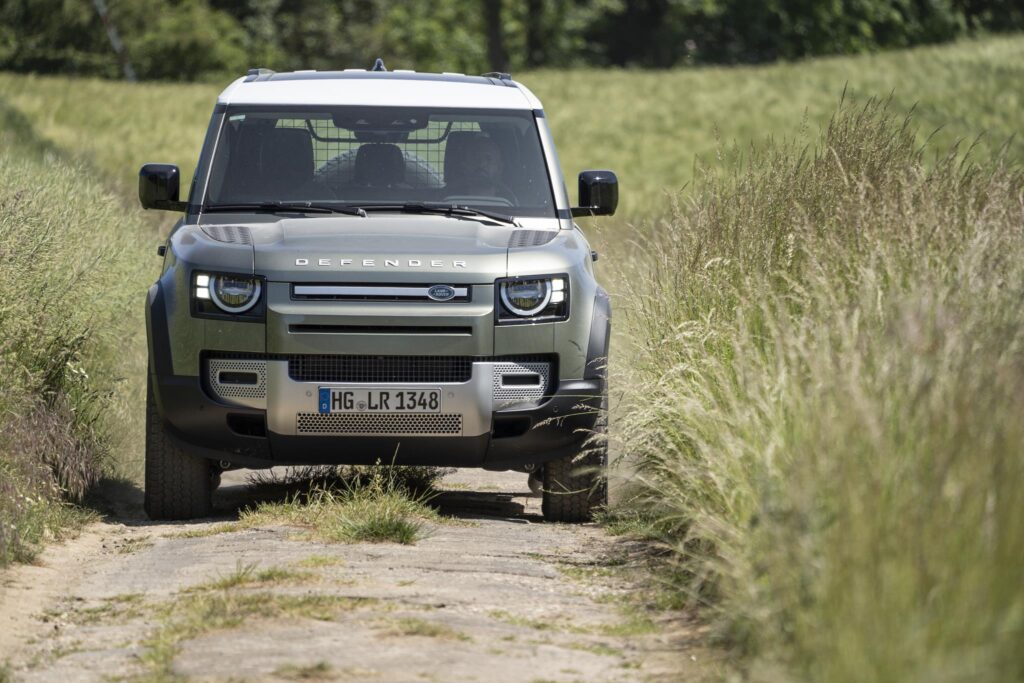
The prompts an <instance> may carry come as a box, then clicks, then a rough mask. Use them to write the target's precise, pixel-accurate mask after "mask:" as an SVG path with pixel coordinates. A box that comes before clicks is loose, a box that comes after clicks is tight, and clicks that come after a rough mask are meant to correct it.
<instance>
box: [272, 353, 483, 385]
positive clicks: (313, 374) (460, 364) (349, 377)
mask: <svg viewBox="0 0 1024 683" xmlns="http://www.w3.org/2000/svg"><path fill="white" fill-rule="evenodd" d="M472 374H473V357H472V356H292V357H290V358H289V359H288V375H289V377H291V378H292V379H293V380H295V381H298V382H369V383H376V382H442V383H458V382H468V381H469V380H470V377H471V376H472Z"/></svg>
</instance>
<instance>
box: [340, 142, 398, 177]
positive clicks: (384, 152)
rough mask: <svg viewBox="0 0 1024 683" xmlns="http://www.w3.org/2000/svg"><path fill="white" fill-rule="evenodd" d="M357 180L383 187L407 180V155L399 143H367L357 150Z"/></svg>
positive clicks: (354, 172)
mask: <svg viewBox="0 0 1024 683" xmlns="http://www.w3.org/2000/svg"><path fill="white" fill-rule="evenodd" d="M353 180H355V182H357V183H360V184H364V185H371V186H374V187H383V186H386V185H395V184H397V183H401V182H403V181H404V180H405V157H404V156H403V155H402V150H400V149H399V148H398V145H392V144H390V143H376V142H375V143H367V144H363V145H362V146H360V147H359V150H358V151H357V152H356V162H355V168H354V169H353Z"/></svg>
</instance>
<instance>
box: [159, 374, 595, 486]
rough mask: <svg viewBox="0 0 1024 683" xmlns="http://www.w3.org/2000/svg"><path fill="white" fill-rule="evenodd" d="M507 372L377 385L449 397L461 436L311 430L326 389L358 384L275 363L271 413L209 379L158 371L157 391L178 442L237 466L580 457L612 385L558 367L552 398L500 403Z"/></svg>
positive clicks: (510, 463)
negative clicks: (220, 392)
mask: <svg viewBox="0 0 1024 683" xmlns="http://www.w3.org/2000/svg"><path fill="white" fill-rule="evenodd" d="M506 367H508V361H507V360H504V359H499V358H495V359H478V360H476V361H475V362H474V363H473V364H472V373H471V375H470V377H469V379H468V381H461V382H430V383H422V384H419V383H417V384H415V385H413V384H410V383H407V382H401V383H393V384H389V383H374V384H372V386H373V387H375V388H386V387H413V386H414V387H416V388H422V389H426V388H438V389H440V390H441V391H442V396H443V412H444V413H445V414H446V415H456V416H458V418H459V422H458V429H457V430H456V429H455V428H454V427H453V426H452V424H453V423H452V422H451V421H448V422H446V423H445V427H444V429H442V430H438V429H434V428H433V427H431V424H430V422H429V421H426V422H424V423H423V425H421V426H418V427H416V428H415V429H414V430H413V431H412V432H411V433H402V434H384V433H372V430H373V429H374V427H372V426H370V427H365V428H363V427H356V428H351V427H349V428H348V429H349V433H345V434H336V433H326V434H325V433H323V430H322V428H315V429H309V428H308V424H309V420H314V421H315V420H316V419H317V418H316V411H317V408H316V404H317V389H318V388H319V387H321V386H331V387H344V386H349V385H348V384H347V383H344V382H324V381H300V380H296V379H294V378H293V377H292V376H290V373H289V366H288V361H287V360H275V359H270V360H267V361H266V371H265V380H264V381H265V398H264V399H263V405H262V406H261V405H260V402H261V401H260V399H259V398H256V399H252V398H251V397H237V398H234V399H228V400H224V399H223V397H218V396H217V395H216V393H215V392H214V391H212V390H211V388H210V378H209V377H208V376H207V377H195V376H178V375H161V374H160V373H157V374H155V375H154V376H153V386H154V388H155V398H156V400H157V403H158V409H159V412H160V414H161V416H162V417H163V420H164V426H165V428H166V429H167V431H168V433H169V434H170V436H171V437H172V438H173V439H175V440H176V441H178V442H179V444H180V445H181V446H182V447H183V448H187V449H188V450H189V451H190V452H194V453H196V454H198V455H203V456H205V457H207V458H210V459H216V460H227V461H230V462H232V463H234V464H237V465H245V466H253V467H263V466H271V465H312V464H373V463H375V462H377V461H380V462H394V463H395V464H399V465H435V466H443V467H486V468H493V469H511V468H516V467H522V466H525V465H529V464H536V463H541V462H544V461H547V460H550V459H553V458H559V457H563V456H564V455H567V454H571V453H573V452H575V451H576V450H578V449H579V448H580V446H581V445H582V443H583V442H584V441H585V440H586V439H587V438H588V437H589V436H590V433H591V431H592V429H593V427H594V424H595V421H596V419H597V415H598V410H599V409H600V405H601V395H602V393H603V392H604V380H603V379H601V378H596V379H583V380H573V381H564V380H563V381H561V382H557V384H556V380H555V379H554V377H556V376H557V375H556V373H555V372H554V369H553V368H552V372H551V384H550V385H549V387H548V389H547V390H546V391H545V392H544V396H543V397H540V398H539V399H537V400H531V401H527V402H523V401H520V402H517V403H513V402H511V401H504V400H501V398H500V397H499V398H498V399H497V400H496V398H495V393H496V392H498V391H500V383H496V381H495V370H496V368H497V369H501V368H506ZM351 386H361V387H366V386H371V385H369V384H367V383H358V384H355V383H353V384H351ZM304 415H305V416H307V417H306V418H303V416H304ZM311 416H312V417H311ZM303 419H305V420H306V423H305V424H306V425H307V428H306V429H304V428H303V424H304V423H303ZM356 424H360V423H358V422H357V423H356ZM424 425H425V426H424ZM364 430H365V431H364Z"/></svg>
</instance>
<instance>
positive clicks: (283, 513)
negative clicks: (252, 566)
mask: <svg viewBox="0 0 1024 683" xmlns="http://www.w3.org/2000/svg"><path fill="white" fill-rule="evenodd" d="M396 469H397V468H390V467H376V468H373V469H372V470H371V472H370V474H369V476H361V477H358V478H356V479H354V480H350V481H344V482H343V483H342V485H341V486H340V487H323V488H314V489H311V490H309V491H308V492H306V493H304V494H301V495H300V494H294V495H292V496H291V497H290V498H288V499H286V500H285V501H284V502H280V503H260V504H258V505H257V506H256V507H255V508H252V509H248V510H244V511H242V513H241V515H240V516H239V524H240V525H242V526H245V527H254V526H259V525H266V524H291V525H295V526H299V527H302V528H304V529H307V530H309V532H310V533H311V535H312V536H313V537H314V538H319V539H321V540H326V541H333V542H346V543H357V542H361V541H366V542H372V543H380V542H392V543H403V544H409V543H413V542H415V541H416V540H417V538H419V537H420V536H421V534H422V532H423V526H424V523H425V522H427V521H433V522H437V521H440V516H439V515H438V514H437V512H436V511H435V510H433V509H431V508H430V507H429V506H428V505H427V502H428V501H429V500H430V497H431V494H430V493H413V492H410V491H409V490H408V489H407V488H406V487H405V484H404V483H403V481H402V479H401V478H400V477H399V475H397V474H396Z"/></svg>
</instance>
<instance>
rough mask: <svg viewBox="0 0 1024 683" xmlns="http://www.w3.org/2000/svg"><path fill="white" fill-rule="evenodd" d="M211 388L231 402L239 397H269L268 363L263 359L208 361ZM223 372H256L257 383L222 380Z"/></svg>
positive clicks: (259, 398)
mask: <svg viewBox="0 0 1024 683" xmlns="http://www.w3.org/2000/svg"><path fill="white" fill-rule="evenodd" d="M207 367H208V377H209V382H210V389H212V390H213V393H214V394H216V395H217V396H218V397H220V398H222V399H225V400H226V401H227V402H229V403H237V402H238V400H237V399H248V400H256V401H262V400H265V399H266V398H267V363H266V361H262V360H219V359H211V360H210V361H209V362H208V366H207ZM221 372H254V373H256V384H232V383H227V382H224V383H222V382H221V381H220V373H221Z"/></svg>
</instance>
